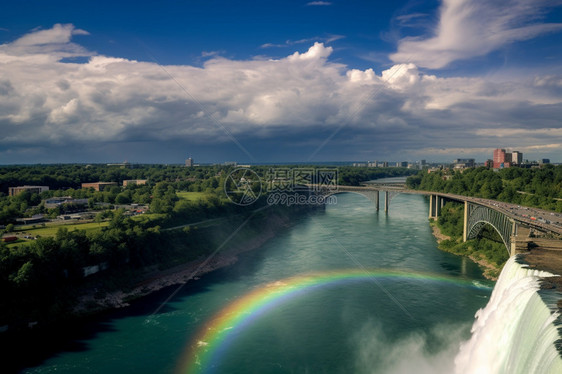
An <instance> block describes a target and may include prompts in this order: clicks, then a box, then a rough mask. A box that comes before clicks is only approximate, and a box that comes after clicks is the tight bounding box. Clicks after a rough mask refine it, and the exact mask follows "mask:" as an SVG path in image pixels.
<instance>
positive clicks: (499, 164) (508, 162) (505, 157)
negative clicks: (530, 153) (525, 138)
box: [493, 148, 523, 169]
mask: <svg viewBox="0 0 562 374" xmlns="http://www.w3.org/2000/svg"><path fill="white" fill-rule="evenodd" d="M522 164H523V153H521V152H519V151H513V152H506V151H505V149H500V148H498V149H496V150H494V164H493V168H494V169H503V168H508V167H511V166H514V165H517V166H521V165H522Z"/></svg>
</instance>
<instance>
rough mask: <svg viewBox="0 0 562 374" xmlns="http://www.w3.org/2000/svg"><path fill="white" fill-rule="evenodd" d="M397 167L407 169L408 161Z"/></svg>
mask: <svg viewBox="0 0 562 374" xmlns="http://www.w3.org/2000/svg"><path fill="white" fill-rule="evenodd" d="M398 166H400V167H403V168H407V167H408V161H402V162H401V163H400V165H398Z"/></svg>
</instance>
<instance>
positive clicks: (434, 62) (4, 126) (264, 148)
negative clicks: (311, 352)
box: [0, 0, 562, 164]
mask: <svg viewBox="0 0 562 374" xmlns="http://www.w3.org/2000/svg"><path fill="white" fill-rule="evenodd" d="M32 4H33V5H32ZM94 4H95V5H94ZM561 4H562V3H561V2H558V1H555V2H552V1H542V0H539V1H536V0H535V1H531V0H517V1H510V2H507V1H499V2H494V3H489V2H486V1H470V2H469V1H468V0H456V1H453V0H443V1H422V2H411V1H401V2H394V3H392V4H389V3H387V2H353V3H351V4H350V3H349V2H340V1H283V2H281V1H270V2H266V3H264V2H257V1H246V2H242V3H241V4H236V5H234V4H232V3H230V2H227V1H218V0H217V1H210V2H204V3H199V2H197V3H196V2H190V1H188V2H183V3H181V4H178V3H176V2H163V3H161V4H158V6H154V5H151V3H148V2H135V6H132V5H130V4H128V3H119V4H115V3H114V2H111V3H110V2H107V1H101V2H96V3H93V2H88V1H87V2H83V3H82V4H72V5H68V4H66V3H65V2H62V1H55V2H50V3H49V4H44V3H43V2H39V1H31V2H26V3H19V2H16V3H10V4H8V5H6V6H5V7H4V8H5V9H4V10H3V13H4V14H3V16H1V17H0V67H1V68H0V96H2V100H1V101H0V164H14V163H16V164H18V163H40V162H41V163H58V162H86V163H90V162H91V163H104V162H113V161H115V160H124V159H127V160H129V161H130V162H132V163H182V162H183V161H184V160H185V158H186V149H188V150H189V152H190V153H191V154H193V155H194V156H195V157H194V158H195V159H197V162H201V163H220V162H224V160H237V161H238V162H241V163H269V162H323V161H337V160H341V161H356V160H376V159H380V160H382V159H386V160H396V161H403V160H411V161H415V160H420V159H428V160H434V161H436V162H445V161H451V160H453V159H456V158H476V159H480V160H486V159H489V158H490V155H491V153H492V152H493V150H494V149H496V148H511V149H515V150H518V151H520V152H522V153H523V154H524V155H525V158H528V159H530V160H532V159H542V158H550V159H552V160H553V161H554V162H556V161H558V160H560V159H562V157H561V156H562V126H561V123H560V118H562V64H560V61H561V57H562V48H560V46H561V42H560V34H561V30H562V7H561V6H560V5H561ZM31 8H33V9H34V11H32V12H29V11H28V10H29V9H31ZM47 8H48V9H47ZM506 9H507V10H508V11H507V10H506ZM47 10H49V11H47ZM28 13H29V15H28V16H27V14H28ZM21 14H26V17H25V18H22V17H21Z"/></svg>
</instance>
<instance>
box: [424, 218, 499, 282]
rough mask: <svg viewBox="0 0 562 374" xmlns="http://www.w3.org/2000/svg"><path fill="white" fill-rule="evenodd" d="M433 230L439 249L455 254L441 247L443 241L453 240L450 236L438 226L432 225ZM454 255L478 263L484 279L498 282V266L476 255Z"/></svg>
mask: <svg viewBox="0 0 562 374" xmlns="http://www.w3.org/2000/svg"><path fill="white" fill-rule="evenodd" d="M431 229H432V232H433V236H434V237H435V239H437V244H438V245H437V248H439V249H440V250H442V251H445V252H449V253H454V252H451V251H449V250H448V249H447V248H445V247H444V246H442V245H440V244H441V242H442V241H443V240H450V239H452V238H451V237H450V236H448V235H445V234H443V233H442V232H441V229H439V227H438V226H437V225H436V224H432V225H431ZM454 254H456V255H459V256H466V257H468V258H470V259H471V260H472V261H474V262H476V263H477V264H478V265H480V267H481V268H482V270H483V272H482V275H483V276H484V278H486V279H489V280H492V281H497V280H498V275H499V272H500V270H501V269H500V268H498V266H496V265H494V264H491V263H489V262H488V261H486V260H485V259H482V258H479V257H477V256H475V254H469V255H464V254H458V253H454Z"/></svg>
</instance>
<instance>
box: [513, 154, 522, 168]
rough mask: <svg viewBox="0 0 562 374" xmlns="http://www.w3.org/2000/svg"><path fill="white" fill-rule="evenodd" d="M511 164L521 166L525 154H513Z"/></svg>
mask: <svg viewBox="0 0 562 374" xmlns="http://www.w3.org/2000/svg"><path fill="white" fill-rule="evenodd" d="M511 163H512V164H513V165H521V164H522V163H523V153H521V152H519V151H513V152H511Z"/></svg>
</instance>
